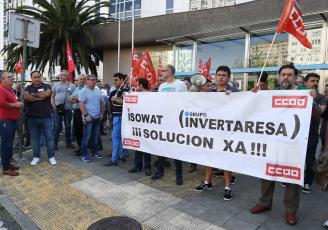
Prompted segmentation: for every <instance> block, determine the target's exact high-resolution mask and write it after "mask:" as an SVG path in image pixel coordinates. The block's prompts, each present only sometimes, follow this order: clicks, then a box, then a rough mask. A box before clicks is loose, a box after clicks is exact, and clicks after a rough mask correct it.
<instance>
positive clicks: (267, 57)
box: [257, 33, 278, 85]
mask: <svg viewBox="0 0 328 230" xmlns="http://www.w3.org/2000/svg"><path fill="white" fill-rule="evenodd" d="M277 35H278V33H275V34H274V36H273V39H272V42H271V45H270V48H269V51H268V54H267V56H266V58H265V62H264V65H263V67H262V70H261V73H260V77H259V80H258V81H257V85H259V83H260V80H261V78H262V74H263V72H264V68H265V66H266V64H267V62H268V59H269V55H270V53H271V50H272V47H273V44H274V42H275V40H276V37H277Z"/></svg>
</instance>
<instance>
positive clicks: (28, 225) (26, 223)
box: [0, 193, 40, 230]
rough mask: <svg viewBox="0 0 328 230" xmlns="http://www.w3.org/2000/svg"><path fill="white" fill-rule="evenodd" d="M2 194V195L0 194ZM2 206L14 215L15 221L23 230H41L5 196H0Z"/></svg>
mask: <svg viewBox="0 0 328 230" xmlns="http://www.w3.org/2000/svg"><path fill="white" fill-rule="evenodd" d="M0 194H1V193H0ZM0 204H1V205H2V206H3V207H4V208H5V209H6V210H7V212H9V213H10V215H12V217H13V218H14V220H15V221H16V222H17V223H18V224H19V225H20V227H21V228H22V229H24V230H25V229H26V230H39V229H40V228H39V227H38V226H37V225H36V224H35V223H34V222H33V221H32V220H30V219H29V218H28V217H27V215H25V214H24V213H23V212H22V211H21V210H19V209H18V208H17V207H16V205H14V204H13V203H12V202H11V201H10V200H9V199H8V198H7V197H6V196H5V195H0Z"/></svg>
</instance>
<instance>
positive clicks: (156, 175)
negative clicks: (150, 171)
mask: <svg viewBox="0 0 328 230" xmlns="http://www.w3.org/2000/svg"><path fill="white" fill-rule="evenodd" d="M162 177H163V174H162V173H159V172H156V173H155V174H154V175H152V176H151V179H152V180H157V179H160V178H162Z"/></svg>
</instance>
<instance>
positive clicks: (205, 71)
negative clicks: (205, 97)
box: [198, 58, 213, 81]
mask: <svg viewBox="0 0 328 230" xmlns="http://www.w3.org/2000/svg"><path fill="white" fill-rule="evenodd" d="M211 60H212V58H209V59H208V60H207V62H206V63H204V64H203V63H202V61H201V60H199V68H198V72H199V73H200V74H201V75H203V76H204V77H206V78H207V79H208V80H210V81H212V80H213V79H212V76H211V75H210V70H211Z"/></svg>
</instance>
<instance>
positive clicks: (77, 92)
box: [71, 86, 84, 109]
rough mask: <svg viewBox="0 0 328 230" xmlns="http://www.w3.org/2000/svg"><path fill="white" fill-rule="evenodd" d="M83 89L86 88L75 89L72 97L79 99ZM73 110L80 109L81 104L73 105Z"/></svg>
mask: <svg viewBox="0 0 328 230" xmlns="http://www.w3.org/2000/svg"><path fill="white" fill-rule="evenodd" d="M83 88H84V86H80V87H75V89H74V92H73V93H72V95H71V97H75V96H77V97H79V94H80V91H81V89H83ZM73 109H80V105H79V102H76V103H74V104H73Z"/></svg>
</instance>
